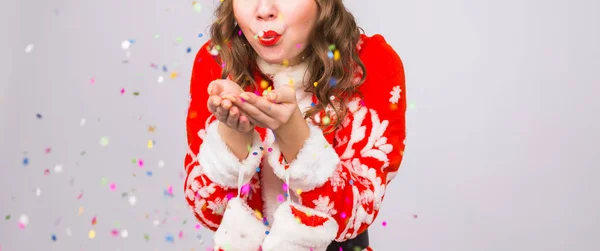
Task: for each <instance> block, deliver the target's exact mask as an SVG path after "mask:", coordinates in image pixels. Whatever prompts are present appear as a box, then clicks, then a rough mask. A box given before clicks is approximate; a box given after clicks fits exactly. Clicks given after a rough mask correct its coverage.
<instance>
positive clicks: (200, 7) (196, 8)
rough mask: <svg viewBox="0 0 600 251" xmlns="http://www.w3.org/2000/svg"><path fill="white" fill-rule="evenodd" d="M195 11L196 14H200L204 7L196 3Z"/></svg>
mask: <svg viewBox="0 0 600 251" xmlns="http://www.w3.org/2000/svg"><path fill="white" fill-rule="evenodd" d="M194 10H195V11H196V12H200V11H202V5H201V4H200V3H195V4H194Z"/></svg>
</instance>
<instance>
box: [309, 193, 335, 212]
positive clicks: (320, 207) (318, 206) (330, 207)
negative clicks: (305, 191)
mask: <svg viewBox="0 0 600 251" xmlns="http://www.w3.org/2000/svg"><path fill="white" fill-rule="evenodd" d="M313 203H315V210H317V211H319V212H323V213H326V214H328V215H331V216H333V215H336V214H337V210H335V205H334V204H333V201H329V196H321V195H319V198H318V199H316V200H313Z"/></svg>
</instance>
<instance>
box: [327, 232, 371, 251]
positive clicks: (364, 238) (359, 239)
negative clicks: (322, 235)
mask: <svg viewBox="0 0 600 251" xmlns="http://www.w3.org/2000/svg"><path fill="white" fill-rule="evenodd" d="M368 246H369V233H368V232H367V230H365V231H364V232H362V233H361V234H359V235H357V236H356V238H354V239H351V240H346V241H344V242H335V241H334V242H332V243H331V244H329V246H328V247H327V251H340V248H342V249H341V250H342V251H362V250H363V249H365V248H367V247H368Z"/></svg>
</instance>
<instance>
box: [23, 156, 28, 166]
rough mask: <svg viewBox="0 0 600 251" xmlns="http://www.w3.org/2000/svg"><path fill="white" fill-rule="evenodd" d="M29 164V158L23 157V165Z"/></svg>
mask: <svg viewBox="0 0 600 251" xmlns="http://www.w3.org/2000/svg"><path fill="white" fill-rule="evenodd" d="M28 164H29V158H27V157H25V158H23V165H24V166H26V165H28Z"/></svg>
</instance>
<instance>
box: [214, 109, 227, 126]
mask: <svg viewBox="0 0 600 251" xmlns="http://www.w3.org/2000/svg"><path fill="white" fill-rule="evenodd" d="M215 115H216V116H217V119H219V120H220V121H221V122H223V123H226V122H227V116H228V115H229V109H225V108H223V106H219V107H217V113H216V114H215Z"/></svg>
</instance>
